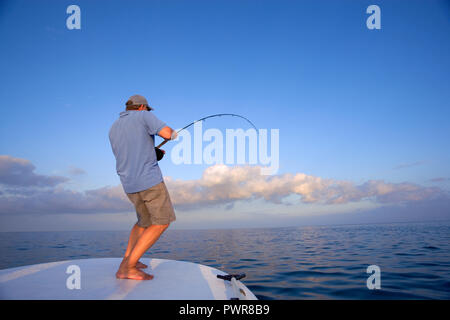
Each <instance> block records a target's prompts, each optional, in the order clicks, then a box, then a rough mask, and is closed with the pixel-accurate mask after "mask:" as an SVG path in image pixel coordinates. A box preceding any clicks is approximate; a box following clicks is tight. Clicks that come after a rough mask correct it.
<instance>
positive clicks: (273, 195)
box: [0, 156, 447, 214]
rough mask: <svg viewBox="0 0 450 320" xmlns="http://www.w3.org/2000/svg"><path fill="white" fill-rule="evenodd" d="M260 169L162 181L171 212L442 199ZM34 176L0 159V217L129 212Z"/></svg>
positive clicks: (405, 188) (126, 206)
mask: <svg viewBox="0 0 450 320" xmlns="http://www.w3.org/2000/svg"><path fill="white" fill-rule="evenodd" d="M261 169H262V168H261V167H257V166H236V167H228V166H225V165H215V166H211V167H209V168H207V169H206V170H205V171H204V172H203V175H202V177H201V178H199V179H193V180H175V179H172V178H170V177H166V178H165V181H166V184H167V188H168V189H169V192H170V196H171V199H172V202H173V204H174V206H175V207H176V208H177V209H183V210H193V209H198V208H207V207H211V206H217V205H222V206H224V208H225V209H227V210H231V209H232V208H233V206H234V204H235V203H236V202H237V201H252V200H263V201H266V202H268V203H274V204H283V205H285V202H286V200H289V203H290V205H293V204H296V203H309V204H311V203H314V204H319V205H337V204H346V203H357V202H360V201H367V200H369V201H373V202H374V203H378V204H402V203H411V202H415V201H421V200H430V199H434V198H436V197H444V198H445V197H447V194H445V193H444V191H443V190H442V189H440V188H437V187H423V186H420V185H417V184H412V183H408V182H404V183H388V182H384V181H381V180H369V181H367V182H364V183H362V184H358V185H357V184H355V183H353V182H351V181H345V180H335V179H324V178H321V177H317V176H313V175H307V174H304V173H296V174H290V173H287V174H281V175H274V176H267V175H261ZM34 170H35V167H34V166H33V165H32V164H31V163H30V161H28V160H25V159H18V158H13V157H10V156H1V157H0V214H20V213H33V214H34V213H37V214H39V213H42V214H47V213H55V214H58V213H115V212H132V211H134V208H133V206H132V205H131V203H130V201H129V200H128V198H127V196H126V194H125V193H124V191H123V188H122V186H121V185H118V186H113V187H111V186H106V187H102V188H98V189H93V190H86V191H82V192H79V191H73V190H69V189H67V188H66V187H64V185H62V182H65V181H67V180H68V179H67V178H65V177H58V176H45V175H38V174H35V173H34ZM292 196H293V197H292ZM292 199H294V200H292ZM283 200H284V201H283ZM296 201H297V202H296Z"/></svg>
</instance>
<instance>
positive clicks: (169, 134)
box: [158, 126, 178, 140]
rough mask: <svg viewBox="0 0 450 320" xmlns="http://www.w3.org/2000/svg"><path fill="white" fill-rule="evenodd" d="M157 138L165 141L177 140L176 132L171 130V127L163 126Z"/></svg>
mask: <svg viewBox="0 0 450 320" xmlns="http://www.w3.org/2000/svg"><path fill="white" fill-rule="evenodd" d="M158 136H160V137H161V138H163V139H165V140H174V139H176V138H177V136H178V135H177V132H176V131H175V130H173V129H172V128H171V127H167V126H165V127H164V128H162V129H161V130H159V132H158Z"/></svg>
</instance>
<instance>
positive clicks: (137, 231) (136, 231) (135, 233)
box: [123, 223, 147, 269]
mask: <svg viewBox="0 0 450 320" xmlns="http://www.w3.org/2000/svg"><path fill="white" fill-rule="evenodd" d="M144 230H145V228H143V227H140V226H139V225H138V224H137V223H136V224H135V225H134V226H133V228H132V229H131V232H130V239H129V240H128V246H127V250H126V251H125V255H124V257H123V260H125V259H126V258H127V257H128V256H129V255H130V253H131V250H133V248H134V246H135V244H136V242H137V240H138V239H139V237H140V236H141V234H142V233H143V232H144ZM136 267H137V268H142V269H145V268H147V266H146V265H145V264H143V263H141V262H138V263H137V265H136Z"/></svg>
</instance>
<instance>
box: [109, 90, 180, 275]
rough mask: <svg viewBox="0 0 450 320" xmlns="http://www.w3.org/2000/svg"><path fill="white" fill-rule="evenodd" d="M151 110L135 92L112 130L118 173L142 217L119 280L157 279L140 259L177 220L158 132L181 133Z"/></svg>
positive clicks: (166, 134) (173, 135)
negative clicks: (163, 171)
mask: <svg viewBox="0 0 450 320" xmlns="http://www.w3.org/2000/svg"><path fill="white" fill-rule="evenodd" d="M151 110H153V108H152V107H150V106H149V105H148V102H147V100H146V99H145V98H144V97H143V96H140V95H134V96H132V97H130V99H129V100H128V101H127V103H126V110H125V111H123V112H121V113H120V117H119V119H117V120H116V121H115V122H114V124H113V125H112V127H111V129H110V131H109V141H110V143H111V147H112V151H113V153H114V156H115V157H116V170H117V174H118V175H119V177H120V181H121V182H122V186H123V189H124V191H125V193H126V194H127V196H128V198H129V199H130V201H131V202H132V203H133V204H134V206H135V208H136V215H137V220H138V221H137V223H136V224H135V225H134V226H133V228H132V229H131V233H130V239H129V241H128V247H127V250H126V252H125V255H124V258H123V260H122V263H121V264H120V267H119V270H118V271H117V273H116V277H117V278H119V279H135V280H151V279H152V278H153V276H152V275H150V274H147V273H145V272H143V271H142V269H145V268H146V267H147V266H146V265H144V264H143V263H141V262H139V259H140V258H141V257H142V255H143V254H144V253H145V252H146V251H147V250H148V249H149V248H150V247H151V246H152V245H153V244H154V243H155V242H156V241H157V240H158V238H159V237H160V236H161V234H162V233H163V232H164V230H166V229H167V227H168V226H169V224H170V223H171V222H172V221H175V219H176V217H175V212H174V209H173V206H172V202H171V200H170V196H169V193H168V192H167V188H166V185H165V184H164V180H163V177H162V174H161V170H160V169H159V166H158V162H157V159H156V153H155V135H159V136H160V137H162V138H164V139H166V140H169V139H176V137H177V134H176V132H175V131H174V130H172V129H171V128H170V127H168V126H166V124H165V123H164V122H162V121H161V120H159V119H158V118H157V117H156V116H155V115H153V113H151V112H150V111H151Z"/></svg>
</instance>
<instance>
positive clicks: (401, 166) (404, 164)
mask: <svg viewBox="0 0 450 320" xmlns="http://www.w3.org/2000/svg"><path fill="white" fill-rule="evenodd" d="M425 163H426V161H416V162H411V163H402V164H399V165H397V166H395V167H394V169H395V170H398V169H405V168H410V167H415V166H421V165H423V164H425Z"/></svg>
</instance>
